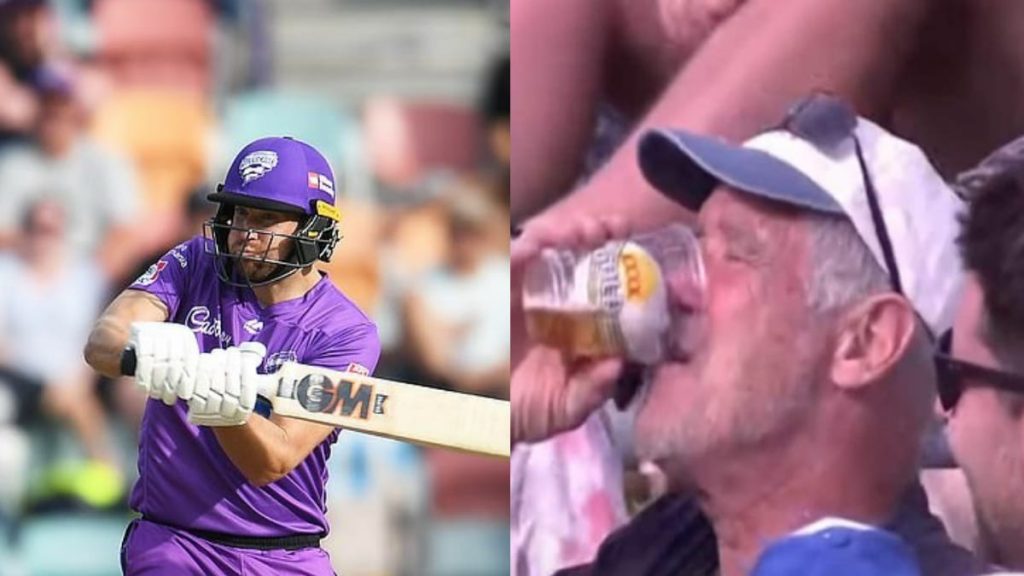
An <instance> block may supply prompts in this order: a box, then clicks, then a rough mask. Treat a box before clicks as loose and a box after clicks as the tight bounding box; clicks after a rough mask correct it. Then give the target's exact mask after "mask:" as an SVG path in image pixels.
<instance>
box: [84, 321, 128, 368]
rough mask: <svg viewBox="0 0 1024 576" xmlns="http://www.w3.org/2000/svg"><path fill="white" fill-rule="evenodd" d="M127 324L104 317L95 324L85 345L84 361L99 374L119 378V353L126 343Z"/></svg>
mask: <svg viewBox="0 0 1024 576" xmlns="http://www.w3.org/2000/svg"><path fill="white" fill-rule="evenodd" d="M128 326H129V325H128V323H126V322H123V321H121V320H119V319H117V318H115V317H110V316H107V315H104V316H103V317H101V318H100V319H99V321H97V322H96V326H95V327H94V328H93V330H92V332H91V333H90V334H89V340H88V342H87V343H86V345H85V361H86V362H87V363H88V364H89V366H92V368H93V370H96V371H97V372H99V373H100V374H103V375H104V376H107V377H110V378H117V377H118V376H121V352H123V351H124V347H125V345H126V344H127V343H128V330H129V328H128Z"/></svg>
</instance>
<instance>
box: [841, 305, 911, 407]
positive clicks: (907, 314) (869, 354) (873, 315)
mask: <svg viewBox="0 0 1024 576" xmlns="http://www.w3.org/2000/svg"><path fill="white" fill-rule="evenodd" d="M916 324H917V322H916V316H915V314H914V309H913V307H912V306H911V305H910V302H908V301H907V299H906V298H904V297H903V296H900V295H899V294H893V293H887V294H878V295H875V296H871V297H870V298H867V299H866V300H864V301H863V302H861V303H859V304H857V305H855V306H854V307H852V308H850V309H849V310H848V311H846V312H845V313H844V314H843V315H842V317H841V318H840V320H839V324H838V326H837V328H836V329H837V337H836V340H835V348H834V350H833V354H832V366H831V376H832V381H833V382H835V383H836V385H837V386H839V387H841V388H850V389H853V388H859V387H862V386H867V385H870V384H871V383H873V382H877V381H878V380H880V379H881V378H882V377H883V376H885V375H886V374H887V373H888V372H889V370H891V369H892V367H893V366H895V365H896V364H897V363H899V361H900V360H901V359H902V358H903V356H904V355H905V354H906V351H907V348H908V347H909V346H910V342H911V340H912V338H913V336H914V330H915V329H916Z"/></svg>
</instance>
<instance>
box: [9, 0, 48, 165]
mask: <svg viewBox="0 0 1024 576" xmlns="http://www.w3.org/2000/svg"><path fill="white" fill-rule="evenodd" d="M51 24H52V19H51V14H50V10H49V7H48V6H47V3H46V1H45V0H0V145H3V144H6V143H9V142H10V141H12V140H14V139H17V138H18V137H20V136H24V135H26V134H27V133H28V132H29V130H31V127H32V124H33V122H35V119H36V114H37V112H38V102H37V100H36V97H35V95H34V94H33V93H32V91H31V90H30V89H29V88H28V84H29V83H30V82H31V80H32V79H33V77H34V76H35V74H36V73H37V72H38V70H39V68H40V67H41V66H42V64H43V62H44V60H45V56H46V47H47V45H48V43H49V42H48V39H49V38H50V36H51V34H50V33H49V31H50V28H51Z"/></svg>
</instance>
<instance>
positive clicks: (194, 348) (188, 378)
mask: <svg viewBox="0 0 1024 576" xmlns="http://www.w3.org/2000/svg"><path fill="white" fill-rule="evenodd" d="M128 345H129V346H130V347H132V348H134V349H135V358H136V364H135V385H136V386H138V387H139V388H141V389H142V390H143V391H145V393H146V395H147V396H149V397H150V398H154V399H157V400H163V402H164V404H167V405H168V406H173V405H174V404H175V403H176V402H177V401H178V399H179V398H180V399H182V400H188V399H189V398H190V397H191V396H192V390H193V388H194V387H195V377H196V366H197V364H198V362H199V344H198V342H197V341H196V336H195V334H194V333H193V332H192V330H191V329H190V328H189V327H188V326H183V325H181V324H174V323H171V322H132V325H131V335H130V336H129V338H128Z"/></svg>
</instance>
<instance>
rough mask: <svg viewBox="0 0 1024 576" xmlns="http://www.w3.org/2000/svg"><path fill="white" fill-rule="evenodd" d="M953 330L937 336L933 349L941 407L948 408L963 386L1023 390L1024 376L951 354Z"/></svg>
mask: <svg viewBox="0 0 1024 576" xmlns="http://www.w3.org/2000/svg"><path fill="white" fill-rule="evenodd" d="M952 344H953V331H952V330H947V331H946V333H945V334H943V335H942V337H941V338H939V347H938V350H937V351H936V352H935V354H934V357H935V372H936V374H937V376H938V384H939V402H940V403H941V404H942V409H943V410H945V411H946V412H951V411H952V410H953V408H956V405H957V402H959V401H960V397H961V396H962V395H963V393H964V389H966V388H971V387H975V388H996V389H997V390H1005V391H1007V392H1016V393H1017V394H1024V376H1020V375H1018V374H1012V373H1010V372H1003V371H1002V370H996V369H995V368H987V367H985V366H980V365H978V364H974V363H971V362H967V361H965V360H958V359H956V358H954V357H953V356H951V355H950V351H951V350H952Z"/></svg>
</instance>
